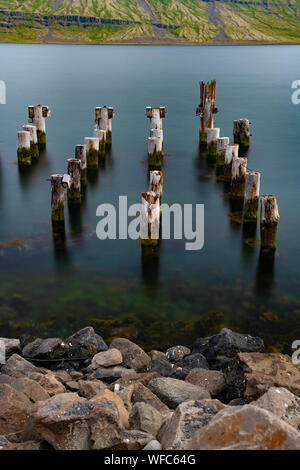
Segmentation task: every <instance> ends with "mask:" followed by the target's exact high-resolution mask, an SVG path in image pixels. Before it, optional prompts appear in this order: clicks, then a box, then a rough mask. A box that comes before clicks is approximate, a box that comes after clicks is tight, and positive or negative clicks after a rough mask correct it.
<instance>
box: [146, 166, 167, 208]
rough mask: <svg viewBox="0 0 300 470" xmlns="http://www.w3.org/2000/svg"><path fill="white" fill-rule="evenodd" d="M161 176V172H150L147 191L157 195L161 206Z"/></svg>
mask: <svg viewBox="0 0 300 470" xmlns="http://www.w3.org/2000/svg"><path fill="white" fill-rule="evenodd" d="M163 180H164V179H163V174H162V171H158V170H153V171H150V182H149V191H152V192H154V193H157V194H159V202H160V204H161V199H162V191H163Z"/></svg>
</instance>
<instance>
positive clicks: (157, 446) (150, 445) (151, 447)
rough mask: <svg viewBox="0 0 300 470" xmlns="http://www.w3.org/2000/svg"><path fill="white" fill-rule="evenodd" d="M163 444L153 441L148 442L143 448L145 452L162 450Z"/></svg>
mask: <svg viewBox="0 0 300 470" xmlns="http://www.w3.org/2000/svg"><path fill="white" fill-rule="evenodd" d="M161 449H162V446H161V444H160V443H159V442H158V441H156V440H155V439H153V441H150V442H148V444H147V445H146V446H145V447H144V448H143V450H161Z"/></svg>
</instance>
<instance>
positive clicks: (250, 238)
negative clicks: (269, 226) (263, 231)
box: [242, 222, 258, 261]
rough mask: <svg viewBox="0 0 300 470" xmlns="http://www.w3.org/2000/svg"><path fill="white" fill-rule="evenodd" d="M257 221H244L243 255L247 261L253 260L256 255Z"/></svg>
mask: <svg viewBox="0 0 300 470" xmlns="http://www.w3.org/2000/svg"><path fill="white" fill-rule="evenodd" d="M256 232H257V222H247V223H243V227H242V255H243V259H244V260H245V261H252V260H253V259H254V258H255V256H256V250H255V246H256V244H257V242H258V240H257V239H256Z"/></svg>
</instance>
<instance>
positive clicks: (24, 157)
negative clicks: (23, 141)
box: [17, 147, 31, 166]
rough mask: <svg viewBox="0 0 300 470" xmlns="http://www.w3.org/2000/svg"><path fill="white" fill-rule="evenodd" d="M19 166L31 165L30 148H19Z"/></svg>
mask: <svg viewBox="0 0 300 470" xmlns="http://www.w3.org/2000/svg"><path fill="white" fill-rule="evenodd" d="M17 153H18V164H19V165H20V166H28V165H31V151H30V147H29V148H26V147H19V148H18V151H17Z"/></svg>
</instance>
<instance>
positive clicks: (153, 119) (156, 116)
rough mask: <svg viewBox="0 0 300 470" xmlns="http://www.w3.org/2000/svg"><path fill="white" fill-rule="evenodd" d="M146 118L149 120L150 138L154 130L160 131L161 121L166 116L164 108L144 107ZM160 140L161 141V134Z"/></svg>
mask: <svg viewBox="0 0 300 470" xmlns="http://www.w3.org/2000/svg"><path fill="white" fill-rule="evenodd" d="M146 116H147V118H149V119H150V136H151V135H153V136H155V135H154V134H153V131H154V130H155V129H158V130H161V131H162V128H163V126H162V120H163V118H164V117H165V116H166V108H165V107H164V106H160V107H159V108H153V107H151V106H147V107H146ZM161 138H162V140H163V133H162V132H161Z"/></svg>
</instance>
